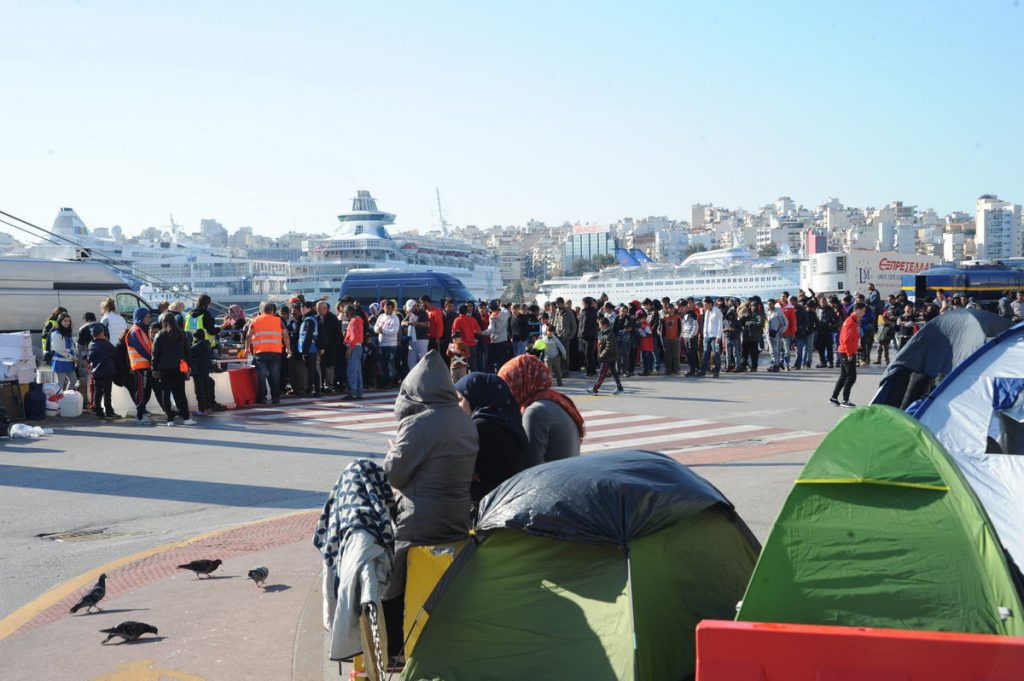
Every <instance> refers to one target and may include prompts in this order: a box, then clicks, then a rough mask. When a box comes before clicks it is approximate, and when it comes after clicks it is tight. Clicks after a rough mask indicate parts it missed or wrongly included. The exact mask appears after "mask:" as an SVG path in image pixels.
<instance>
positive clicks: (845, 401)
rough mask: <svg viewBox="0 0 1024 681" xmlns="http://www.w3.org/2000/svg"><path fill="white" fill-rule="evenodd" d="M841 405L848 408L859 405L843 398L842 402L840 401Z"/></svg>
mask: <svg viewBox="0 0 1024 681" xmlns="http://www.w3.org/2000/svg"><path fill="white" fill-rule="evenodd" d="M839 406H841V407H846V408H847V409H853V408H854V407H856V406H857V405H856V404H854V403H853V402H851V401H850V400H843V401H842V403H840V405H839Z"/></svg>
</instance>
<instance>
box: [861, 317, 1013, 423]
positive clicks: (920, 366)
mask: <svg viewBox="0 0 1024 681" xmlns="http://www.w3.org/2000/svg"><path fill="white" fill-rule="evenodd" d="M1012 323H1013V322H1011V321H1010V320H1008V319H1006V318H1005V317H1001V316H999V315H997V314H992V313H991V312H987V311H985V310H967V309H964V310H959V309H957V310H950V311H949V312H946V313H945V314H942V315H939V316H938V317H936V318H935V319H933V320H931V321H930V322H928V323H927V324H925V325H924V326H922V327H921V330H920V331H918V332H917V333H916V334H914V336H913V337H912V338H911V339H910V341H908V342H907V344H906V345H905V346H904V347H903V349H902V350H900V351H899V353H898V354H897V355H896V357H895V358H893V361H892V363H890V364H889V366H888V367H886V369H885V373H884V374H882V380H881V382H880V385H879V390H878V394H877V395H876V396H875V398H874V399H873V400H872V404H888V405H891V406H896V407H898V406H900V404H901V402H902V399H903V392H902V390H901V389H898V388H897V387H898V386H902V387H903V388H906V383H907V381H906V378H904V379H903V380H902V381H900V380H898V377H899V376H900V375H905V374H907V373H916V374H923V375H924V376H927V377H928V378H936V377H938V376H946V375H948V374H949V372H950V371H952V370H953V367H955V366H956V365H958V364H960V363H961V362H963V361H964V360H965V359H967V358H968V357H970V356H971V355H972V354H974V353H975V352H976V351H977V350H978V348H980V347H981V346H982V345H984V344H985V341H986V340H987V339H989V338H993V337H995V336H998V335H999V334H1000V333H1002V332H1003V331H1005V330H1006V329H1008V328H1010V325H1011V324H1012ZM890 388H891V389H890Z"/></svg>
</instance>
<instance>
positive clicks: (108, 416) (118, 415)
mask: <svg viewBox="0 0 1024 681" xmlns="http://www.w3.org/2000/svg"><path fill="white" fill-rule="evenodd" d="M105 418H108V419H120V418H124V417H123V416H121V415H120V414H115V413H114V412H112V411H111V412H107V414H106V416H105Z"/></svg>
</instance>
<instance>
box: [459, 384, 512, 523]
mask: <svg viewBox="0 0 1024 681" xmlns="http://www.w3.org/2000/svg"><path fill="white" fill-rule="evenodd" d="M455 389H456V390H457V391H458V392H459V404H460V405H461V406H462V408H463V409H464V410H465V411H466V413H467V414H469V415H470V417H472V419H473V425H475V426H476V432H477V435H478V436H479V437H480V453H479V454H477V457H476V469H475V470H474V471H473V484H472V485H470V488H469V495H470V497H472V499H473V503H478V502H479V501H480V500H481V499H483V498H484V497H485V496H487V494H488V493H489V492H490V491H491V490H492V489H494V488H495V487H497V486H498V485H500V484H501V483H503V482H505V481H506V480H508V479H509V478H511V477H512V476H513V475H515V474H516V473H518V472H519V471H522V470H526V469H527V468H529V467H530V464H531V461H530V441H529V439H527V437H526V431H525V430H523V418H522V416H520V414H519V403H518V402H516V398H514V397H513V396H512V391H511V390H509V388H508V385H507V384H506V383H505V381H503V380H501V379H500V378H498V376H497V375H496V374H485V373H483V372H479V371H474V372H473V373H471V374H469V375H467V376H464V377H463V378H462V379H461V380H460V381H459V382H458V383H456V384H455Z"/></svg>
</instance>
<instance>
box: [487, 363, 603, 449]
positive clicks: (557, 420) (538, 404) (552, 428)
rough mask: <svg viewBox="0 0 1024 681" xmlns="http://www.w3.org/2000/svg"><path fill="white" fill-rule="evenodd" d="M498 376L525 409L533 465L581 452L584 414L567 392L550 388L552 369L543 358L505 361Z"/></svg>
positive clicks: (524, 418)
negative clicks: (565, 393) (541, 359)
mask: <svg viewBox="0 0 1024 681" xmlns="http://www.w3.org/2000/svg"><path fill="white" fill-rule="evenodd" d="M498 376H499V377H500V378H501V379H502V380H503V381H505V383H507V384H508V387H509V389H510V390H511V391H512V396H513V397H515V398H516V401H517V402H518V403H519V409H520V410H521V411H522V412H523V428H524V429H525V430H526V436H527V438H528V439H529V440H530V449H529V458H530V460H531V465H533V466H536V465H538V464H542V463H544V462H546V461H554V460H555V459H565V458H567V457H570V456H579V455H580V441H581V440H582V439H583V436H584V435H585V433H586V431H585V429H584V427H583V416H582V415H581V414H580V412H579V409H577V408H576V405H575V404H574V403H573V401H572V400H571V399H569V397H568V396H567V395H563V394H562V393H560V392H558V391H557V390H552V389H551V371H550V370H549V369H548V368H547V366H545V365H544V363H543V362H542V361H540V360H539V359H537V357H535V356H534V355H520V356H518V357H516V358H514V359H510V360H509V361H508V362H506V363H505V365H504V366H502V367H501V370H500V371H499V372H498Z"/></svg>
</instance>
